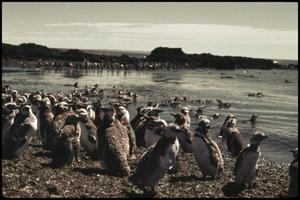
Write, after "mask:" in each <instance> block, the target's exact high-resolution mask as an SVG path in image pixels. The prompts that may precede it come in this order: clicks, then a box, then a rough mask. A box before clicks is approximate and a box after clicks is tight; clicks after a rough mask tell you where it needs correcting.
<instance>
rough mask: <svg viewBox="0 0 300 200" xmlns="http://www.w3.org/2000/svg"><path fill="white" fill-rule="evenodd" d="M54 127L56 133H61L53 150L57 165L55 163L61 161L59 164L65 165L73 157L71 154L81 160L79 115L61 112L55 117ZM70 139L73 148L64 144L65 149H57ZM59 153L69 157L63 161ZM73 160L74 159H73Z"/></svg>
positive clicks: (54, 160)
mask: <svg viewBox="0 0 300 200" xmlns="http://www.w3.org/2000/svg"><path fill="white" fill-rule="evenodd" d="M53 129H54V130H55V132H56V134H58V135H59V136H58V138H57V141H56V144H55V147H54V148H53V151H52V159H53V164H54V165H56V164H55V163H59V166H63V165H65V164H67V161H68V160H69V159H71V158H70V157H71V156H72V157H73V156H75V159H76V160H77V161H79V159H78V154H79V150H80V136H81V128H80V125H79V117H78V115H77V114H75V113H74V112H69V111H65V112H63V113H61V114H59V115H58V116H56V117H55V118H54V121H53ZM69 141H70V142H71V147H72V148H71V149H70V145H63V149H64V150H65V151H58V150H57V149H58V148H60V145H61V144H66V142H69ZM68 144H69V143H68ZM59 154H64V156H63V157H64V158H68V159H64V160H62V161H61V160H60V155H59ZM67 155H68V156H67ZM71 160H72V161H73V159H71Z"/></svg>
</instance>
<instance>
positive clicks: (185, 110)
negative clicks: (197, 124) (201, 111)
mask: <svg viewBox="0 0 300 200" xmlns="http://www.w3.org/2000/svg"><path fill="white" fill-rule="evenodd" d="M180 112H181V113H182V114H183V115H184V118H185V123H186V125H187V126H188V127H190V126H191V118H190V115H189V113H190V111H189V109H188V108H187V107H183V108H182V109H181V110H180Z"/></svg>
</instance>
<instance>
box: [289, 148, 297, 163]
mask: <svg viewBox="0 0 300 200" xmlns="http://www.w3.org/2000/svg"><path fill="white" fill-rule="evenodd" d="M291 152H292V153H293V157H294V159H295V160H296V159H298V147H296V148H294V149H291Z"/></svg>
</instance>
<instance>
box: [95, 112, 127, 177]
mask: <svg viewBox="0 0 300 200" xmlns="http://www.w3.org/2000/svg"><path fill="white" fill-rule="evenodd" d="M102 110H103V111H104V116H103V120H102V122H101V124H100V126H99V127H98V128H97V140H98V141H99V143H98V146H99V147H98V158H99V160H100V164H101V165H102V167H103V168H104V169H107V170H108V171H110V172H111V173H113V174H114V175H116V176H121V177H123V176H128V175H129V174H130V167H129V164H128V161H127V157H128V156H129V138H128V134H127V129H126V127H124V126H123V125H122V124H121V122H120V121H119V120H118V119H117V118H116V110H115V108H114V107H108V108H102Z"/></svg>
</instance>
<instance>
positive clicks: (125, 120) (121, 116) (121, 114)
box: [116, 106, 137, 155]
mask: <svg viewBox="0 0 300 200" xmlns="http://www.w3.org/2000/svg"><path fill="white" fill-rule="evenodd" d="M116 117H117V119H118V120H119V121H120V122H121V124H122V125H123V126H125V127H126V128H127V133H128V138H129V145H130V149H129V153H130V154H131V155H133V153H134V152H135V150H136V148H137V145H136V138H135V133H134V131H133V129H132V127H131V125H130V115H129V112H128V110H127V109H126V108H125V107H124V106H118V107H117V110H116Z"/></svg>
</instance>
